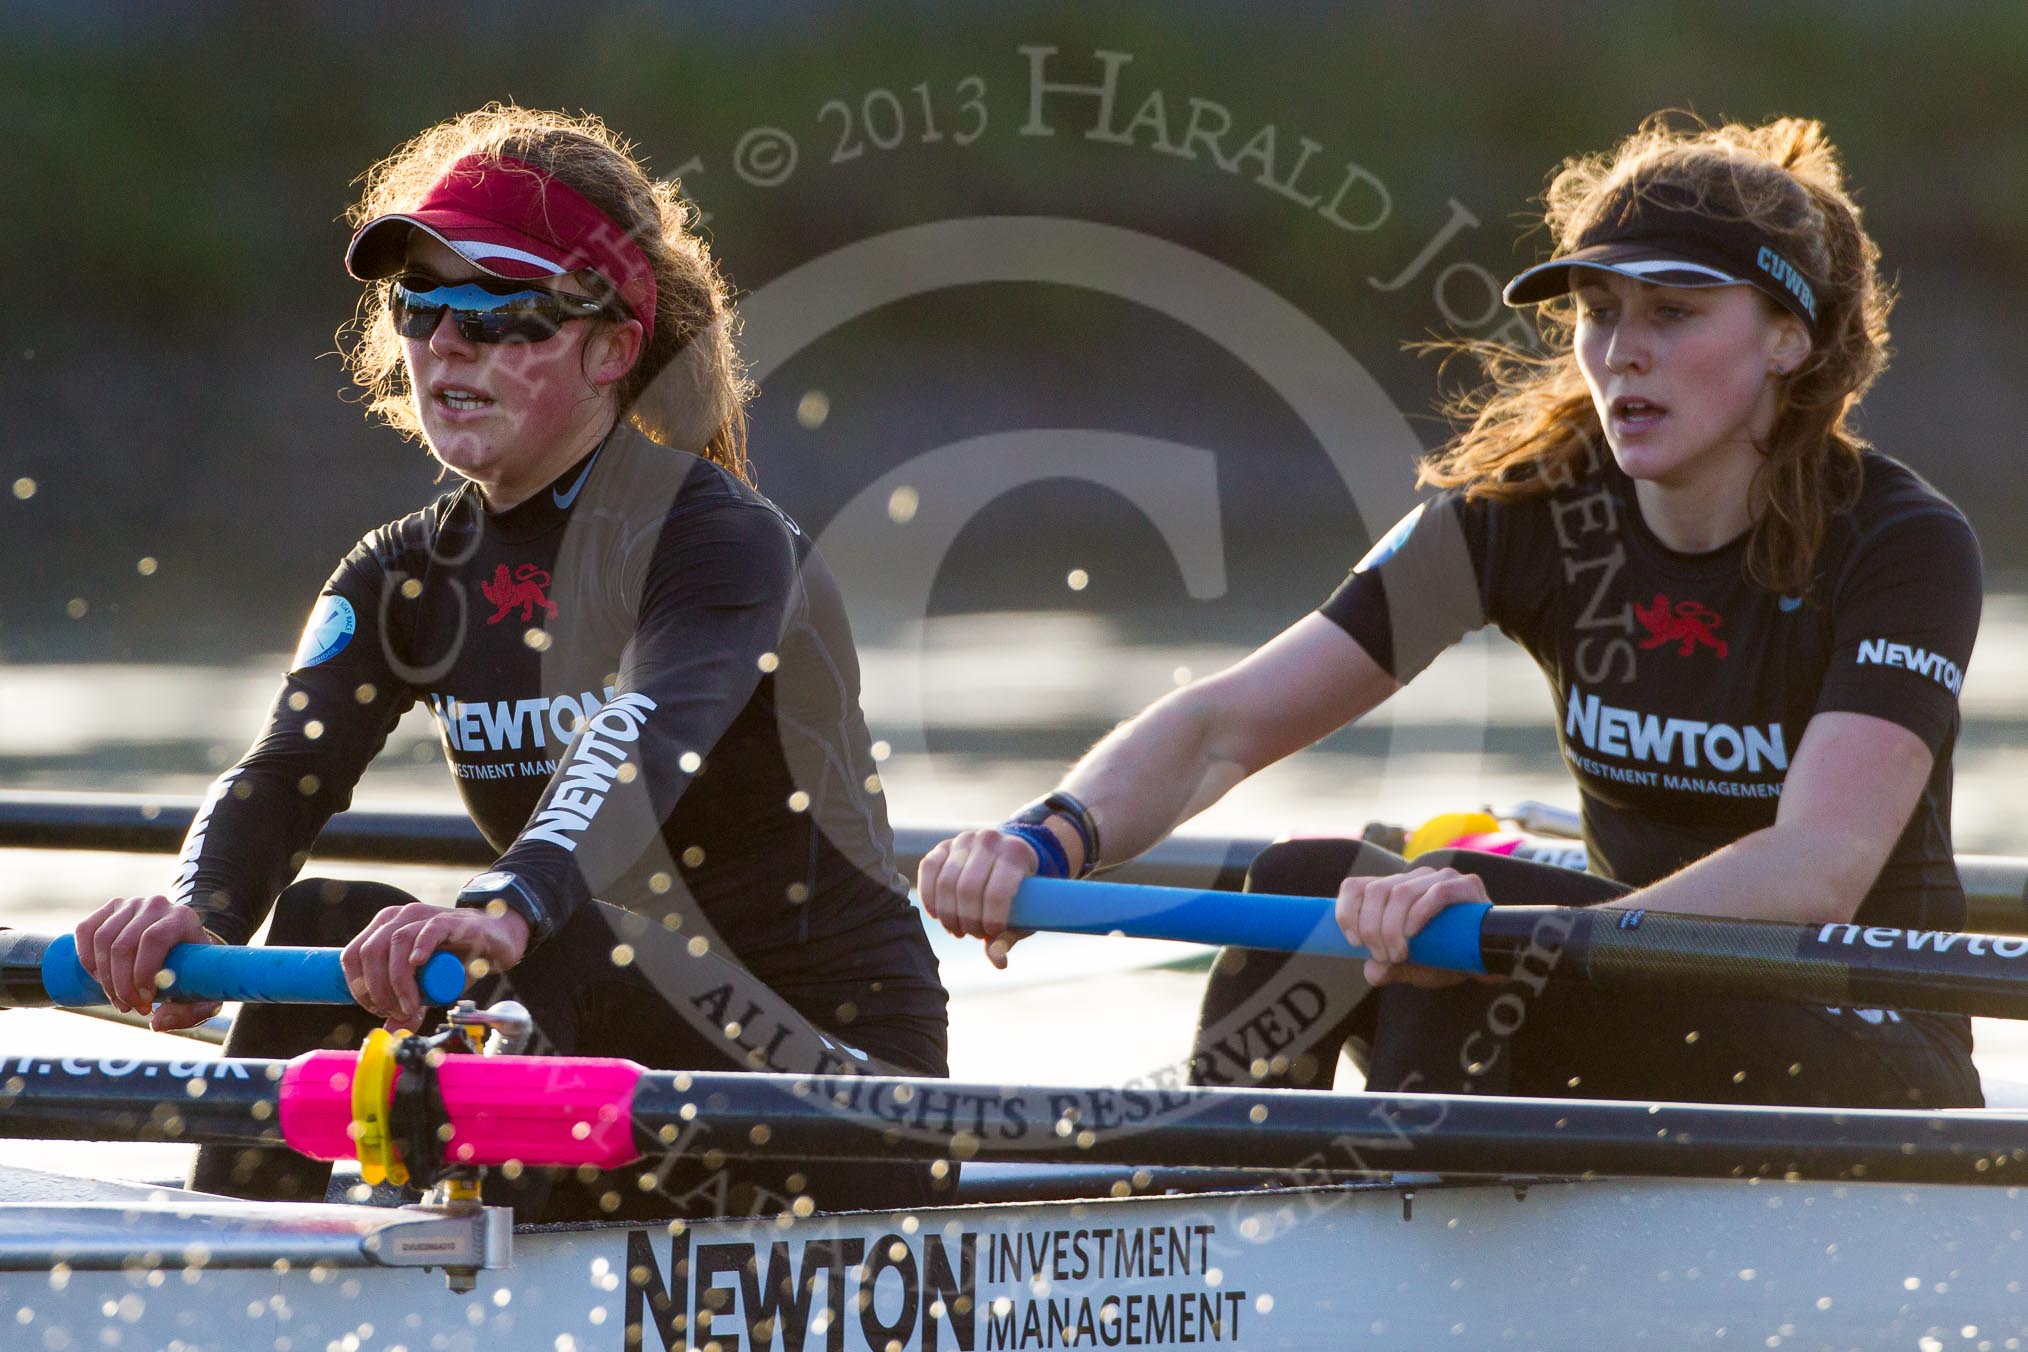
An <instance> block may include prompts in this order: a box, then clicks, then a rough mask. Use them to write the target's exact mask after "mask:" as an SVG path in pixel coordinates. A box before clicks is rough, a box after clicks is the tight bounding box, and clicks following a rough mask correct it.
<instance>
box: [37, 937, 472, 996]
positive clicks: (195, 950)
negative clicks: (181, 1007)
mask: <svg viewBox="0 0 2028 1352" xmlns="http://www.w3.org/2000/svg"><path fill="white" fill-rule="evenodd" d="M162 969H163V970H164V971H166V972H173V973H175V980H173V981H172V982H171V983H170V984H169V986H168V987H167V988H166V989H165V990H163V991H162V993H161V994H160V995H158V996H157V997H156V998H157V999H159V1000H180V1001H200V1000H248V1001H257V1002H260V1003H263V1004H299V1005H349V1004H352V1003H354V1001H353V999H352V989H351V987H349V986H347V985H346V984H345V972H344V970H343V969H342V968H341V967H340V966H339V965H338V950H337V949H335V948H240V947H236V946H232V945H227V944H178V945H177V946H176V947H174V948H172V949H170V950H169V956H168V958H167V959H165V960H164V961H163V963H162ZM416 984H417V985H418V986H419V987H420V988H421V990H422V995H423V999H424V1000H425V1001H427V1002H428V1003H430V1004H433V1005H447V1004H450V1003H451V1002H452V1001H453V1000H456V999H457V998H458V997H459V996H460V995H463V994H464V993H465V964H464V963H463V962H462V961H460V960H459V958H458V956H457V954H455V953H438V954H436V955H434V956H433V957H431V958H430V960H429V961H428V962H426V963H424V964H423V965H422V967H421V968H420V969H418V970H417V972H416ZM42 986H43V989H44V990H45V991H46V992H48V995H49V1000H50V1003H52V1004H58V1005H102V1004H105V1003H106V993H105V991H103V990H101V989H100V988H99V983H98V982H96V981H94V980H92V978H91V974H90V973H89V972H87V971H85V969H84V964H83V963H82V962H79V961H78V956H77V939H76V937H75V936H74V935H69V934H64V935H59V936H58V937H56V938H54V939H52V940H50V941H49V947H48V948H47V949H45V950H44V951H43V954H42Z"/></svg>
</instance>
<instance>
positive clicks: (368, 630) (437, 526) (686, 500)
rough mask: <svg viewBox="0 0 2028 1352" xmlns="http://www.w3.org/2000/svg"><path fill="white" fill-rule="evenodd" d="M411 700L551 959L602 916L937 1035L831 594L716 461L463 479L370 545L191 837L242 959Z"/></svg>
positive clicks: (182, 884)
mask: <svg viewBox="0 0 2028 1352" xmlns="http://www.w3.org/2000/svg"><path fill="white" fill-rule="evenodd" d="M418 700H422V701H426V702H427V704H428V707H429V709H430V711H431V712H432V713H433V714H434V715H435V717H436V721H437V724H438V727H439V730H440V732H441V734H442V737H443V744H444V751H445V755H446V757H447V758H448V760H449V762H450V767H451V770H452V772H453V774H455V775H456V777H457V783H458V788H459V791H460V792H461V793H462V795H463V797H464V801H465V805H466V807H467V808H468V809H469V810H470V812H471V814H472V818H473V820H474V821H475V822H476V823H477V824H478V826H479V828H480V830H481V831H482V832H483V833H484V834H485V836H486V838H487V840H488V841H490V842H491V843H492V844H493V846H494V848H496V849H497V850H499V851H500V855H499V861H498V863H497V864H495V865H494V867H495V868H497V869H504V870H508V871H511V872H513V873H514V874H516V875H518V876H519V877H520V878H521V879H522V881H523V883H524V884H525V885H526V886H527V887H528V888H529V890H530V891H531V892H532V893H533V897H534V901H535V904H536V906H537V907H538V908H539V909H540V911H541V915H540V916H539V917H538V918H536V920H535V923H534V926H533V934H532V940H533V941H534V942H540V941H541V940H542V939H543V938H546V937H547V936H548V935H550V934H552V933H554V932H555V931H556V929H557V928H558V927H559V926H560V925H561V924H562V923H563V921H564V920H565V919H566V918H567V917H568V916H569V915H570V914H571V913H572V912H573V911H574V910H575V909H576V908H577V907H579V906H581V905H583V904H584V903H585V901H586V899H587V898H590V897H597V898H599V899H601V900H604V901H608V902H611V903H614V904H616V905H620V906H625V907H627V908H629V909H631V910H635V911H639V912H642V913H645V914H649V915H658V916H662V917H664V918H665V919H666V918H667V917H669V916H671V915H674V916H676V917H677V919H676V921H675V922H674V923H675V924H676V926H677V927H678V928H679V929H681V930H682V932H683V933H685V934H692V935H694V934H698V933H704V932H706V931H708V932H709V934H711V935H715V936H716V939H715V940H714V941H715V942H723V943H724V944H725V945H726V946H728V947H730V948H731V950H732V951H733V953H734V955H735V956H737V957H738V958H739V960H740V961H742V962H743V963H745V964H746V965H747V966H748V967H749V968H751V969H752V970H753V971H754V973H755V974H756V975H757V976H759V977H761V978H762V979H763V980H765V981H767V982H769V984H771V985H773V986H775V987H776V988H777V989H782V990H794V989H796V988H798V987H806V986H810V985H822V984H825V983H829V982H835V981H841V980H850V979H870V980H872V981H874V982H875V983H877V985H876V988H877V989H880V990H883V991H885V992H886V997H887V1003H889V1004H891V1005H893V1006H894V1008H895V1011H896V1012H905V1013H933V1014H937V1015H941V1012H942V1008H943V992H942V989H941V987H940V986H938V984H937V979H936V975H935V962H934V959H933V958H932V956H931V955H930V951H929V947H928V942H927V940H926V939H925V937H924V935H923V931H922V924H921V921H920V919H919V918H918V917H917V915H916V914H915V912H914V910H913V908H912V907H911V906H910V904H909V901H908V890H907V884H906V882H905V881H904V880H903V879H902V877H901V876H900V875H899V874H898V873H897V871H896V869H895V861H894V855H893V833H892V831H891V830H890V827H889V824H888V820H887V812H886V807H885V800H884V798H883V797H882V794H881V791H880V781H879V772H878V769H877V767H876V766H875V763H874V760H873V755H872V751H871V739H870V735H869V733H868V731H867V728H866V724H865V721H864V719H863V717H862V716H861V713H860V709H859V666H858V659H857V656H856V654H855V651H854V648H853V644H852V635H851V631H850V628H849V626H848V624H847V620H846V615H845V608H844V605H843V603H842V600H841V598H840V596H839V593H838V590H837V587H836V585H835V583H834V582H833V580H832V578H831V575H830V573H829V572H828V571H827V570H826V569H825V567H824V566H823V563H822V562H821V560H820V559H819V558H818V556H817V555H816V554H815V553H814V551H813V550H812V547H811V543H810V541H809V540H808V539H807V538H806V537H805V536H804V534H803V533H802V531H801V530H800V529H798V528H797V526H796V524H795V523H794V522H793V521H791V520H790V519H789V518H788V517H787V516H785V515H784V514H783V513H782V512H781V511H780V510H779V509H777V508H776V507H775V506H774V505H773V504H772V503H770V502H768V501H767V500H766V499H765V498H763V497H761V496H760V495H759V494H757V493H755V492H754V491H752V490H751V489H749V488H748V487H746V486H745V485H744V484H742V483H740V482H739V481H738V480H737V479H735V478H733V477H732V476H731V475H729V474H727V473H725V472H724V471H723V470H721V469H720V468H718V467H717V466H716V465H713V464H711V463H710V462H708V461H705V460H702V459H699V458H698V457H696V456H692V455H687V454H684V453H682V452H678V451H672V450H669V449H667V448H664V447H661V446H658V445H655V444H654V443H652V442H650V441H648V440H647V439H645V438H644V437H642V436H640V435H639V434H638V433H636V432H634V431H633V430H632V429H630V428H626V427H621V428H619V429H617V430H616V431H614V433H613V434H612V435H611V436H609V437H607V438H606V440H605V442H604V443H603V444H602V445H601V446H600V447H599V449H598V450H596V451H594V452H593V453H592V454H591V455H590V456H588V457H587V458H586V459H585V460H583V461H581V462H579V463H578V464H577V465H574V466H572V467H571V469H569V470H568V471H566V472H565V473H564V474H563V476H562V477H560V478H559V479H558V480H557V481H556V482H555V483H554V484H552V485H550V486H549V487H547V488H545V489H543V490H542V491H541V492H540V493H538V494H537V495H536V496H535V497H533V498H531V499H529V500H528V501H527V502H524V503H522V504H520V505H518V506H516V507H514V508H513V509H511V510H509V511H506V512H501V513H493V512H488V511H487V510H485V507H484V504H483V500H482V498H481V496H480V495H479V493H478V492H477V491H476V489H475V488H473V487H472V486H471V485H469V484H466V485H463V486H461V487H460V488H458V489H457V490H456V491H453V492H451V493H448V494H446V495H445V496H444V497H442V498H440V499H438V500H437V501H436V502H435V503H433V504H432V505H431V506H429V507H428V508H426V509H424V510H423V511H420V512H417V513H415V514H413V515H411V516H407V517H404V518H402V519H401V520H399V521H396V522H393V523H391V524H389V525H387V526H384V527H382V528H380V529H379V530H376V531H374V532H373V533H372V534H370V535H368V536H367V537H366V538H365V539H364V540H363V541H361V542H360V544H359V545H358V547H357V548H355V549H354V550H353V551H352V553H351V554H350V555H349V556H348V557H347V558H346V559H345V561H344V562H343V563H342V564H341V565H340V566H339V568H338V571H337V572H336V573H334V574H333V575H332V577H331V580H330V582H329V583H327V584H326V586H325V588H324V591H323V594H322V595H321V596H320V598H319V599H318V602H317V606H316V609H315V611H314V613H313V614H312V617H311V620H310V624H309V627H308V628H307V630H306V631H305V633H304V636H303V642H302V647H301V649H300V650H299V651H298V653H297V654H296V658H295V661H294V663H293V666H292V668H291V670H290V671H289V673H288V677H287V680H286V682H285V684H284V686H283V688H282V691H281V694H280V696H279V697H278V698H277V700H276V702H275V705H274V708H273V710H272V712H271V713H270V714H269V717H268V723H267V726H266V728H265V730H264V731H263V732H262V733H261V735H260V738H259V739H258V740H257V741H256V742H255V743H254V745H253V747H252V749H251V750H249V751H248V753H247V754H246V756H245V757H244V758H243V759H242V760H241V761H240V762H239V763H238V764H237V765H236V766H234V767H233V768H232V769H231V770H229V771H227V772H226V773H225V775H224V776H222V777H221V778H220V779H219V781H218V782H217V784H216V785H215V786H214V788H213V790H212V792H211V794H210V796H209V798H208V800H207V804H206V809H205V811H204V812H203V813H201V814H200V815H199V817H198V819H197V821H196V822H195V824H194V825H193V827H192V829H191V834H190V837H189V840H188V842H187V843H186V845H185V849H184V857H183V861H182V865H181V871H180V874H179V878H178V890H179V893H180V896H181V898H182V899H183V900H186V901H188V902H189V903H190V904H192V905H194V906H195V907H196V908H197V909H198V910H199V911H200V912H201V913H203V915H204V916H205V923H206V924H207V925H208V926H210V928H212V929H213V930H214V931H216V932H217V933H218V934H220V935H221V936H222V937H224V938H226V939H228V940H230V941H233V942H244V941H245V940H246V939H247V938H248V937H249V936H250V935H251V934H252V932H253V931H254V929H255V928H256V927H257V926H258V925H259V923H260V921H261V919H262V917H263V916H264V915H265V914H266V912H267V910H268V908H269V906H270V905H271V904H272V902H273V899H274V897H275V895H276V893H277V892H279V891H280V889H281V888H282V886H284V885H285V884H286V883H287V882H288V880H289V879H290V878H291V877H293V876H294V874H295V872H296V870H297V869H298V868H299V867H300V866H301V863H302V859H303V857H304V853H305V852H306V851H307V850H308V849H309V847H310V845H311V843H312V842H313V841H314V840H315V838H316V835H317V832H318V831H319V830H320V829H321V828H322V826H323V824H324V822H325V821H326V820H327V819H328V818H329V817H330V816H331V814H333V813H334V812H337V811H339V810H341V809H343V808H344V807H345V806H346V804H347V803H348V802H349V801H350V796H351V789H352V786H353V784H354V783H355V782H356V781H357V779H358V778H359V775H360V774H361V773H362V772H363V771H364V769H365V767H366V765H367V762H368V761H370V760H371V759H372V758H373V756H374V754H375V753H376V752H377V751H378V750H379V749H380V747H381V745H382V744H383V743H384V741H385V740H386V737H387V734H388V732H389V730H390V729H391V728H392V726H393V724H394V722H395V720H396V719H397V718H398V717H399V716H400V715H401V714H402V713H403V712H404V711H405V710H406V709H407V708H409V707H410V706H411V705H412V704H414V703H415V702H416V701H418ZM700 919H701V920H702V921H703V922H706V923H705V924H703V925H700V924H699V923H698V922H699V920H700ZM686 924H687V926H688V928H683V927H684V926H685V925H686ZM858 1003H859V1006H860V1008H861V1010H862V1011H863V1012H866V1013H872V1012H874V1010H873V1009H872V1008H871V1007H870V1006H869V1004H868V1002H867V1001H866V1000H860V1001H859V1002H858Z"/></svg>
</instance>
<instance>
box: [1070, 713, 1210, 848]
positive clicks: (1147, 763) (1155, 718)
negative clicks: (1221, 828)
mask: <svg viewBox="0 0 2028 1352" xmlns="http://www.w3.org/2000/svg"><path fill="white" fill-rule="evenodd" d="M1249 773H1250V771H1248V770H1247V769H1246V767H1244V766H1242V765H1240V764H1239V763H1238V762H1237V761H1234V760H1232V759H1230V758H1227V757H1223V756H1220V755H1219V754H1217V752H1216V751H1215V749H1214V748H1213V746H1212V738H1211V726H1210V719H1209V717H1208V715H1207V713H1206V711H1205V709H1204V707H1203V705H1202V704H1201V703H1200V702H1198V701H1197V700H1196V699H1194V698H1193V697H1192V692H1190V691H1188V690H1182V691H1178V692H1176V693H1175V694H1172V695H1169V696H1167V697H1165V698H1163V699H1161V700H1158V701H1157V702H1156V703H1155V704H1153V705H1151V706H1150V707H1149V708H1147V709H1146V710H1144V711H1143V712H1142V713H1140V714H1139V715H1138V716H1136V717H1135V718H1133V719H1132V720H1131V721H1129V722H1127V723H1124V724H1122V725H1121V726H1119V727H1117V728H1115V729H1113V731H1112V732H1111V733H1109V734H1107V735H1106V737H1105V738H1104V740H1102V741H1100V742H1099V744H1098V745H1097V746H1095V747H1093V748H1092V749H1091V750H1090V751H1089V752H1088V753H1086V755H1085V757H1084V759H1082V760H1080V761H1079V762H1078V763H1077V764H1076V765H1075V766H1073V767H1072V768H1071V771H1070V773H1069V774H1068V775H1066V776H1065V777H1064V780H1063V788H1064V789H1065V791H1067V792H1069V793H1072V794H1075V795H1076V796H1077V797H1078V798H1079V799H1081V800H1082V801H1083V802H1084V804H1085V805H1086V806H1087V807H1089V808H1090V809H1091V813H1092V816H1093V818H1094V819H1096V821H1097V822H1098V825H1099V830H1100V833H1101V842H1100V843H1101V846H1102V850H1103V854H1104V858H1103V860H1102V861H1101V862H1103V863H1106V864H1118V863H1121V862H1123V861H1125V860H1128V859H1132V858H1133V857H1134V856H1135V855H1138V854H1141V853H1142V852H1144V851H1146V850H1148V849H1149V848H1151V847H1153V846H1154V845H1156V844H1157V843H1159V842H1160V841H1161V840H1162V839H1163V838H1164V837H1166V836H1167V835H1168V834H1169V833H1170V832H1171V831H1173V830H1175V829H1176V827H1177V826H1178V825H1180V824H1181V823H1183V822H1185V821H1188V820H1189V819H1190V818H1191V817H1194V816H1196V815H1197V814H1198V813H1200V812H1202V811H1203V810H1204V809H1205V808H1207V807H1210V806H1211V805H1212V804H1213V803H1215V802H1217V801H1218V800H1219V799H1220V798H1223V797H1224V796H1225V795H1226V793H1227V792H1228V791H1230V790H1231V788H1232V786H1233V785H1235V784H1237V783H1239V782H1240V781H1241V780H1242V779H1245V778H1246V777H1247V775H1248V774H1249Z"/></svg>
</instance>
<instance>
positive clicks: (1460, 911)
mask: <svg viewBox="0 0 2028 1352" xmlns="http://www.w3.org/2000/svg"><path fill="white" fill-rule="evenodd" d="M1334 906H1335V904H1334V902H1333V901H1332V899H1331V898H1329V897H1285V896H1277V895H1275V894H1274V893H1271V892H1199V891H1193V890H1191V889H1189V888H1184V887H1148V886H1144V885H1142V884H1139V883H1106V882H1092V881H1085V882H1072V881H1070V880H1069V879H1067V878H1029V879H1027V880H1026V881H1025V882H1023V883H1022V884H1021V890H1020V891H1018V892H1016V893H1015V894H1014V911H1013V914H1012V915H1011V916H1010V917H1009V923H1010V924H1011V925H1012V926H1013V927H1014V928H1015V929H1024V930H1054V931H1056V932H1057V933H1060V934H1126V935H1131V936H1133V937H1135V938H1137V939H1180V940H1182V941H1184V942H1185V943H1193V944H1232V945H1235V946H1236V947H1240V948H1267V949H1274V950H1276V951H1278V952H1282V953H1323V954H1327V955H1329V956H1331V957H1334V958H1366V957H1371V956H1372V955H1371V954H1370V953H1368V952H1367V951H1366V950H1365V949H1364V948H1361V947H1359V946H1358V945H1357V944H1354V943H1352V942H1351V941H1350V940H1348V939H1346V937H1345V932H1344V931H1343V930H1341V929H1339V928H1338V921H1337V919H1336V917H1335V916H1334V915H1333V910H1334ZM1492 909H1493V908H1492V907H1491V906H1489V905H1487V904H1486V903H1485V902H1483V901H1471V902H1462V903H1460V904H1458V905H1455V906H1447V907H1445V908H1444V909H1443V910H1441V911H1439V912H1437V913H1436V914H1435V915H1434V916H1432V917H1430V922H1429V923H1428V924H1427V925H1425V926H1423V928H1422V932H1421V933H1420V934H1417V935H1415V936H1413V937H1412V938H1410V939H1409V941H1408V955H1409V957H1410V959H1411V960H1413V961H1415V962H1419V963H1423V964H1425V965H1427V966H1430V967H1442V968H1444V969H1446V970H1447V971H1452V972H1474V973H1478V972H1484V971H1485V970H1486V964H1485V961H1484V960H1483V958H1482V957H1481V955H1480V952H1479V932H1480V930H1481V928H1482V924H1483V921H1484V918H1485V914H1486V912H1488V911H1490V910H1492Z"/></svg>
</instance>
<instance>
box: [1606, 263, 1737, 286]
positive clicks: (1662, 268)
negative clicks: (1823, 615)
mask: <svg viewBox="0 0 2028 1352" xmlns="http://www.w3.org/2000/svg"><path fill="white" fill-rule="evenodd" d="M1574 266H1577V267H1595V268H1601V269H1603V270H1605V271H1607V272H1617V273H1621V274H1623V275H1625V276H1628V277H1637V278H1639V279H1640V280H1641V281H1644V282H1646V281H1653V280H1654V279H1655V278H1657V277H1669V278H1672V279H1673V278H1679V277H1681V278H1696V279H1697V280H1696V281H1684V282H1681V283H1679V285H1684V286H1745V285H1747V281H1746V279H1745V278H1744V277H1735V276H1733V275H1732V274H1731V273H1729V272H1721V271H1719V270H1718V269H1717V268H1711V267H1706V266H1705V265H1704V264H1702V263H1690V262H1685V261H1684V260H1683V259H1680V258H1643V259H1637V260H1635V261H1633V262H1629V263H1579V264H1575V265H1574Z"/></svg>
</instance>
